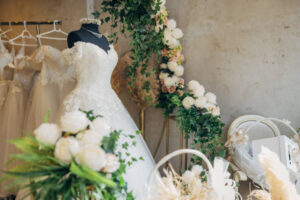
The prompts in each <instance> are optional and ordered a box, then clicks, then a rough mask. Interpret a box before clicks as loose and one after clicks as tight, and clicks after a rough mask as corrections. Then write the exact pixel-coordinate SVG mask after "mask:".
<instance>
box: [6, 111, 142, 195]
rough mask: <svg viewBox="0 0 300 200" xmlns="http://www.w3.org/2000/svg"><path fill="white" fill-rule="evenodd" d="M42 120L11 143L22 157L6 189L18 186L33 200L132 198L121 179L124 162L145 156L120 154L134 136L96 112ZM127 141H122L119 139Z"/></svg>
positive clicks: (10, 174)
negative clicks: (58, 120) (31, 131)
mask: <svg viewBox="0 0 300 200" xmlns="http://www.w3.org/2000/svg"><path fill="white" fill-rule="evenodd" d="M47 121H48V119H47V117H46V120H45V123H43V124H41V125H40V126H39V127H38V128H37V129H36V130H35V131H34V136H28V137H24V138H19V139H16V140H13V141H10V142H11V143H12V144H14V145H15V146H16V147H17V148H18V149H19V150H21V152H22V153H20V154H16V155H13V156H12V157H13V159H16V160H21V161H22V164H20V165H17V166H16V167H14V168H12V169H11V170H10V171H8V172H5V176H4V179H10V178H14V179H15V180H14V182H13V183H12V184H10V185H8V188H12V187H17V189H21V190H22V191H26V192H23V193H24V194H23V196H24V197H26V196H29V195H30V196H33V197H34V198H35V199H48V200H52V199H53V200H56V199H62V200H64V199H68V200H69V199H109V200H119V199H126V200H132V199H134V197H133V195H132V193H131V192H128V191H127V184H126V182H125V180H124V179H123V174H124V173H125V172H126V166H127V165H131V164H132V163H133V162H136V161H138V160H139V159H140V160H142V158H139V159H138V158H133V157H130V154H129V153H127V152H126V151H125V154H126V155H122V153H121V152H120V151H118V150H117V146H122V147H123V148H124V147H126V145H128V142H131V141H132V144H133V146H134V144H136V142H135V141H134V137H135V135H123V134H121V131H116V130H112V129H111V127H110V126H109V125H108V123H107V122H106V121H105V119H104V118H103V117H101V116H95V115H94V114H93V112H92V111H89V112H83V111H75V112H69V113H66V114H65V115H64V116H63V117H62V118H61V124H60V125H57V124H51V123H48V122H47ZM121 136H122V137H127V139H126V141H127V142H126V144H118V141H119V138H120V137H121Z"/></svg>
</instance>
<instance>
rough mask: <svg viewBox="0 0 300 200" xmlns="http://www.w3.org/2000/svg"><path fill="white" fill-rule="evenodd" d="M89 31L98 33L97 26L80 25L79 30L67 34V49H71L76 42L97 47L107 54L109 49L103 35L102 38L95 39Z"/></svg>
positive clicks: (94, 35)
mask: <svg viewBox="0 0 300 200" xmlns="http://www.w3.org/2000/svg"><path fill="white" fill-rule="evenodd" d="M90 31H92V32H94V33H99V26H98V25H97V24H82V25H81V28H80V29H79V30H77V31H72V32H71V33H69V35H68V47H69V48H72V47H73V46H74V44H75V43H76V42H78V41H82V42H89V43H92V44H95V45H97V46H99V47H100V48H101V49H103V50H104V51H106V53H107V52H108V50H109V49H110V47H109V42H108V40H107V39H106V37H105V36H104V35H102V37H97V36H96V34H93V33H92V32H90Z"/></svg>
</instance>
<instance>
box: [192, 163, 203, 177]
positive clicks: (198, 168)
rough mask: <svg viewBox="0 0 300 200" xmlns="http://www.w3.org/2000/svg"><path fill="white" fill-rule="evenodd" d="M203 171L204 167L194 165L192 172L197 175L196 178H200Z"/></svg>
mask: <svg viewBox="0 0 300 200" xmlns="http://www.w3.org/2000/svg"><path fill="white" fill-rule="evenodd" d="M202 171H203V167H202V166H200V165H194V166H193V167H192V172H193V173H194V174H195V175H196V176H199V175H200V174H201V173H202Z"/></svg>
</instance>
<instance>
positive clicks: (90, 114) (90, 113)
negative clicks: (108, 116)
mask: <svg viewBox="0 0 300 200" xmlns="http://www.w3.org/2000/svg"><path fill="white" fill-rule="evenodd" d="M79 110H80V111H81V112H83V113H85V114H86V117H87V118H88V119H89V120H90V121H91V122H92V121H94V120H95V119H96V118H98V117H103V116H102V115H95V114H94V111H92V110H90V111H84V110H81V109H79Z"/></svg>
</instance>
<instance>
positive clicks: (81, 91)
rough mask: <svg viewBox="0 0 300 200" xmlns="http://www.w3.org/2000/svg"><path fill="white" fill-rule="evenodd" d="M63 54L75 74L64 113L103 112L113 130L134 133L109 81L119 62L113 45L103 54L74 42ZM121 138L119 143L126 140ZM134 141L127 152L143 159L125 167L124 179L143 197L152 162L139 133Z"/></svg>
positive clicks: (132, 189)
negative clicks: (72, 65) (74, 85)
mask: <svg viewBox="0 0 300 200" xmlns="http://www.w3.org/2000/svg"><path fill="white" fill-rule="evenodd" d="M62 54H63V56H64V57H65V59H66V60H67V62H69V63H70V64H74V66H75V70H76V75H77V85H76V87H75V89H74V90H73V91H72V92H71V93H70V94H69V95H68V96H67V98H66V99H65V100H64V103H63V107H64V108H63V110H64V112H69V111H75V110H78V109H82V110H86V111H89V110H93V111H94V113H95V114H100V115H102V116H103V117H104V118H105V119H106V120H107V122H108V123H109V125H110V126H111V127H112V128H113V129H116V130H122V132H123V133H124V134H135V132H136V131H137V130H138V129H137V127H136V125H135V123H134V121H133V120H132V118H131V116H130V115H129V113H128V111H127V110H126V108H125V107H124V105H123V104H122V102H121V100H120V99H119V98H118V96H117V95H116V93H115V92H114V90H113V89H112V87H111V84H110V79H111V74H112V72H113V70H114V68H115V66H116V64H117V61H118V55H117V53H116V51H115V50H114V48H113V46H112V45H111V46H110V50H109V51H108V53H106V52H105V51H104V50H103V49H101V48H99V47H98V46H96V45H94V44H91V43H85V42H77V43H75V46H74V47H72V48H71V49H65V50H64V51H63V52H62ZM121 140H123V141H121V143H122V142H125V141H126V140H127V139H126V138H122V139H121ZM135 140H136V141H137V145H136V147H134V146H133V145H131V147H130V148H129V149H128V151H129V153H130V154H131V155H132V156H133V157H136V158H139V157H140V156H142V157H143V158H144V161H139V162H138V163H135V164H133V165H131V166H130V167H128V169H127V172H126V174H125V180H126V181H127V183H128V188H129V191H133V194H134V195H135V197H136V199H137V200H144V199H145V195H146V187H145V185H146V182H147V179H148V176H149V175H150V173H151V171H152V169H153V168H154V164H155V163H154V160H153V158H152V155H151V153H150V151H149V150H148V147H147V145H146V143H145V142H144V140H143V138H142V136H141V135H138V136H137V137H136V138H135ZM130 144H131V143H130ZM119 148H120V149H121V147H119ZM121 151H123V152H124V151H125V150H124V149H121Z"/></svg>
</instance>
